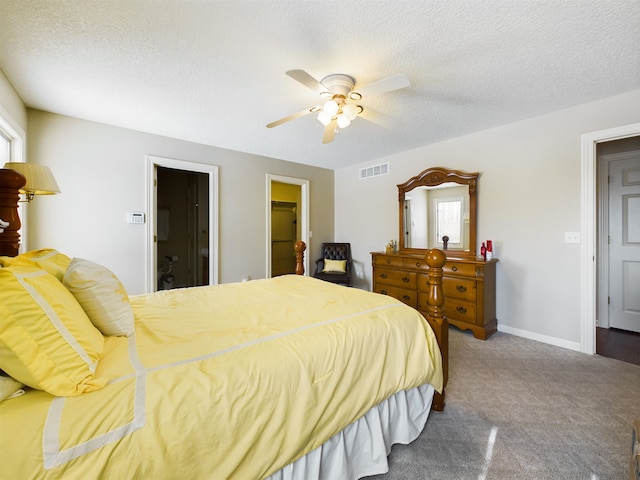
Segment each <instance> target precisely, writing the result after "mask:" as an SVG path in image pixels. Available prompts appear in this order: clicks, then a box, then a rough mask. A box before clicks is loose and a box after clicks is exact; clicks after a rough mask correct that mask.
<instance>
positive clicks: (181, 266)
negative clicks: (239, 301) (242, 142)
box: [147, 156, 218, 292]
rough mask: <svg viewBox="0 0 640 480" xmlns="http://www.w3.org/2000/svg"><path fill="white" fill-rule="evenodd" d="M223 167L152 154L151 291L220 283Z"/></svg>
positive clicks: (149, 260) (148, 284)
mask: <svg viewBox="0 0 640 480" xmlns="http://www.w3.org/2000/svg"><path fill="white" fill-rule="evenodd" d="M217 168H218V167H215V166H212V165H205V164H199V163H193V162H185V161H181V160H175V159H168V158H162V157H153V156H147V171H148V179H147V185H148V208H147V212H148V214H147V215H148V217H149V218H148V222H147V292H153V291H156V290H168V289H172V288H178V287H192V286H199V285H214V284H217V283H218V272H217V270H218V268H217V265H218V204H217V190H218V175H217Z"/></svg>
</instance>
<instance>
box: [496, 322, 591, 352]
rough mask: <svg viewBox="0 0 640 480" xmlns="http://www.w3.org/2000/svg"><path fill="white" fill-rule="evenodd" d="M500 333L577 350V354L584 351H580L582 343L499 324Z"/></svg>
mask: <svg viewBox="0 0 640 480" xmlns="http://www.w3.org/2000/svg"><path fill="white" fill-rule="evenodd" d="M498 331H499V332H504V333H508V334H510V335H516V336H517V337H523V338H528V339H529V340H535V341H537V342H542V343H548V344H549V345H554V346H556V347H562V348H567V349H569V350H575V351H576V352H580V351H582V350H581V349H580V342H570V341H568V340H563V339H561V338H556V337H549V336H548V335H541V334H539V333H534V332H529V331H527V330H520V329H519V328H513V327H509V326H507V325H501V324H498Z"/></svg>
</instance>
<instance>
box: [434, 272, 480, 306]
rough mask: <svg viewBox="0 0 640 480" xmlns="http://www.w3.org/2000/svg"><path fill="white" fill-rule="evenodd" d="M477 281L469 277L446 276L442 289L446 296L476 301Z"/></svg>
mask: <svg viewBox="0 0 640 480" xmlns="http://www.w3.org/2000/svg"><path fill="white" fill-rule="evenodd" d="M477 285H478V284H477V282H476V281H475V280H470V279H468V278H459V277H444V278H443V279H442V290H443V292H444V296H445V297H446V298H459V299H461V300H468V301H470V302H475V301H476V298H477V292H478V289H477Z"/></svg>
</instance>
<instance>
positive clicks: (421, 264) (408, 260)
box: [402, 257, 429, 272]
mask: <svg viewBox="0 0 640 480" xmlns="http://www.w3.org/2000/svg"><path fill="white" fill-rule="evenodd" d="M402 266H403V267H404V268H417V269H419V270H424V271H425V272H426V271H428V270H429V265H427V261H426V260H425V259H424V258H421V257H404V258H403V259H402Z"/></svg>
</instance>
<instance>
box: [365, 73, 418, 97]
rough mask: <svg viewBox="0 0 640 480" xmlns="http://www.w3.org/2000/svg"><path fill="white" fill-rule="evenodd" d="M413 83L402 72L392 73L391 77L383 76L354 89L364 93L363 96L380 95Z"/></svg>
mask: <svg viewBox="0 0 640 480" xmlns="http://www.w3.org/2000/svg"><path fill="white" fill-rule="evenodd" d="M409 85H411V82H409V79H408V78H407V77H406V76H404V75H402V74H401V73H399V74H397V75H392V76H391V77H387V78H383V79H381V80H378V81H376V82H373V83H369V84H368V85H364V86H362V87H356V88H355V89H354V90H353V91H354V92H357V93H359V94H360V95H362V97H363V98H364V97H373V96H374V95H380V94H382V93H388V92H393V91H394V90H400V89H401V88H406V87H408V86H409Z"/></svg>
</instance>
